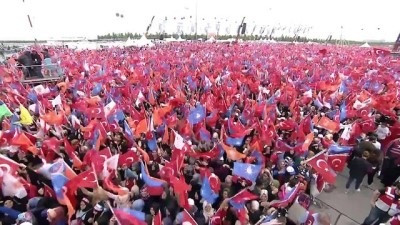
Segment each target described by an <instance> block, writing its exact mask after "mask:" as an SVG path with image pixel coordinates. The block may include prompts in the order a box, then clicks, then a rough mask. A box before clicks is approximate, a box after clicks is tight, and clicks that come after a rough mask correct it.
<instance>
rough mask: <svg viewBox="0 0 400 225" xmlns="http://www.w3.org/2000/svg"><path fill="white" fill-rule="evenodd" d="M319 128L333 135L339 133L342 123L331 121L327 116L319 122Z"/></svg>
mask: <svg viewBox="0 0 400 225" xmlns="http://www.w3.org/2000/svg"><path fill="white" fill-rule="evenodd" d="M317 126H318V127H321V128H324V129H325V130H327V131H329V132H333V133H337V132H338V131H339V130H340V123H338V122H335V121H333V120H330V119H329V118H328V117H325V116H324V117H322V118H321V119H320V120H319V121H318V124H317Z"/></svg>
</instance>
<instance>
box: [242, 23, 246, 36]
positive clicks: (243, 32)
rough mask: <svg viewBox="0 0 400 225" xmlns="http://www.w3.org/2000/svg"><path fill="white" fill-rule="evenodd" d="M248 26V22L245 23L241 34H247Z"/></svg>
mask: <svg viewBox="0 0 400 225" xmlns="http://www.w3.org/2000/svg"><path fill="white" fill-rule="evenodd" d="M246 26H247V24H246V23H243V25H242V32H241V34H245V33H246Z"/></svg>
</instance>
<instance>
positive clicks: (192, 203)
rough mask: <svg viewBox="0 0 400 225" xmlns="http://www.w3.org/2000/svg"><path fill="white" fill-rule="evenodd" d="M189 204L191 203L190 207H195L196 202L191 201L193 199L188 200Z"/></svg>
mask: <svg viewBox="0 0 400 225" xmlns="http://www.w3.org/2000/svg"><path fill="white" fill-rule="evenodd" d="M188 203H189V205H190V206H193V205H194V200H193V199H191V198H189V199H188Z"/></svg>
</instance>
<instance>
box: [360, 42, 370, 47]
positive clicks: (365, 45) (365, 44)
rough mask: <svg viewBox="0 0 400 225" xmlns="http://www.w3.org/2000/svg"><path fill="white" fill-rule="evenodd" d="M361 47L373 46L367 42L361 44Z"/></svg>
mask: <svg viewBox="0 0 400 225" xmlns="http://www.w3.org/2000/svg"><path fill="white" fill-rule="evenodd" d="M360 47H361V48H370V47H371V46H370V45H369V44H368V42H365V43H364V44H363V45H361V46H360Z"/></svg>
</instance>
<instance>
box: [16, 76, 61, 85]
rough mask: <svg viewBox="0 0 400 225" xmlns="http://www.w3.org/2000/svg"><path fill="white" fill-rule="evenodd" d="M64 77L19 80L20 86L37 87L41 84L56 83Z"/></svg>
mask: <svg viewBox="0 0 400 225" xmlns="http://www.w3.org/2000/svg"><path fill="white" fill-rule="evenodd" d="M64 77H65V76H51V77H44V78H36V77H32V78H26V79H23V80H21V83H22V84H29V85H39V84H43V83H51V82H58V81H61V80H63V79H64Z"/></svg>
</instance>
